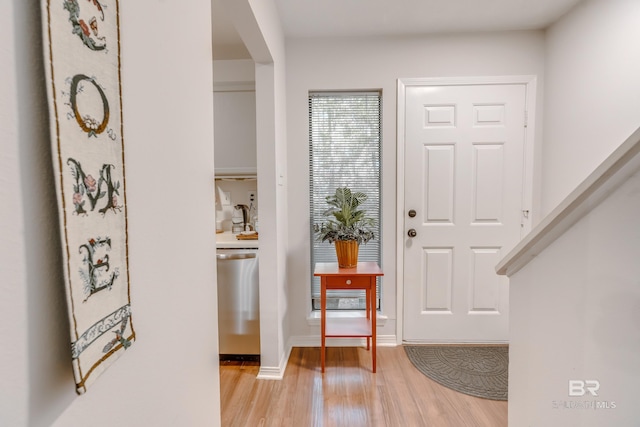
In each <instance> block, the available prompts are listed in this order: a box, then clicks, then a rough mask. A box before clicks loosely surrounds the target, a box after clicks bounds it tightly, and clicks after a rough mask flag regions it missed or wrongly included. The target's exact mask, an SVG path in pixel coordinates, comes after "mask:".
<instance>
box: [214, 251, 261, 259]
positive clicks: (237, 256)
mask: <svg viewBox="0 0 640 427" xmlns="http://www.w3.org/2000/svg"><path fill="white" fill-rule="evenodd" d="M255 257H256V253H255V252H246V253H241V254H229V253H224V254H216V259H221V260H232V259H249V258H255Z"/></svg>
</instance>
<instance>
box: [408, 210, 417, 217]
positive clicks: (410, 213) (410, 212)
mask: <svg viewBox="0 0 640 427" xmlns="http://www.w3.org/2000/svg"><path fill="white" fill-rule="evenodd" d="M415 216H416V211H415V210H413V209H411V210H410V211H409V218H413V217H415Z"/></svg>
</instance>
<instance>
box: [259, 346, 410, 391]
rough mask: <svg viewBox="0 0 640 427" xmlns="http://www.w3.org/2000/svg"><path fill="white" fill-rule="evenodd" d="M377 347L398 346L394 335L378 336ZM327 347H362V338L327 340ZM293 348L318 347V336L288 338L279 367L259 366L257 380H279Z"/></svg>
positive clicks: (282, 375)
mask: <svg viewBox="0 0 640 427" xmlns="http://www.w3.org/2000/svg"><path fill="white" fill-rule="evenodd" d="M376 339H377V344H378V347H395V346H397V345H398V343H397V340H396V336H395V335H378V336H377V337H376ZM326 344H327V347H364V346H365V345H366V344H367V341H366V340H365V339H364V338H327V342H326ZM293 347H320V336H313V335H312V336H309V335H299V336H294V337H290V338H289V341H288V343H287V348H286V351H285V354H284V356H283V357H282V359H281V360H280V366H260V370H259V371H258V376H257V378H258V379H259V380H281V379H282V378H283V377H284V372H285V371H286V369H287V363H288V362H289V356H290V355H291V349H293Z"/></svg>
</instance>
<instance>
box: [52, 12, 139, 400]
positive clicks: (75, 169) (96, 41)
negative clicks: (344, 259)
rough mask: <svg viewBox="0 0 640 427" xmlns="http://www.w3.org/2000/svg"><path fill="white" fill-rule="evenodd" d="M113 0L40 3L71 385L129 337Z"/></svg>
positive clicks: (86, 379) (115, 354)
mask: <svg viewBox="0 0 640 427" xmlns="http://www.w3.org/2000/svg"><path fill="white" fill-rule="evenodd" d="M118 9H119V4H118V0H53V1H52V0H42V14H43V28H44V31H43V32H44V59H45V70H46V73H47V92H48V100H49V117H50V123H51V145H52V151H53V156H52V157H53V163H54V173H55V182H56V192H57V196H58V197H57V198H58V209H59V212H60V230H61V237H62V250H63V255H64V256H63V259H64V264H65V265H64V272H65V288H66V295H67V303H68V304H67V305H68V311H69V321H70V326H71V328H70V329H71V330H70V332H71V358H72V362H73V372H74V376H75V381H76V391H77V392H78V394H82V393H84V392H85V391H86V390H87V387H88V386H89V385H91V383H92V382H94V381H95V380H96V378H97V377H98V376H99V375H100V374H101V373H103V372H104V371H105V370H106V369H107V368H108V367H109V366H110V365H111V364H112V363H113V362H114V361H115V360H116V359H117V358H119V357H120V356H121V355H122V354H123V353H124V352H125V351H126V350H127V349H128V348H129V347H130V346H131V344H132V343H133V341H134V340H135V332H134V329H133V322H132V319H131V298H130V283H129V266H128V258H129V257H128V247H127V206H126V200H127V198H126V195H125V170H124V167H125V164H124V140H123V136H122V129H123V126H122V102H121V93H122V92H121V85H120V28H119V10H118Z"/></svg>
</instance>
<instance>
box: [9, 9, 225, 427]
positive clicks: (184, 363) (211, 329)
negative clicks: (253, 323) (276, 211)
mask: <svg viewBox="0 0 640 427" xmlns="http://www.w3.org/2000/svg"><path fill="white" fill-rule="evenodd" d="M210 7H211V5H210V2H209V1H208V0H197V1H195V2H190V4H189V7H188V8H184V6H183V4H182V3H180V2H160V3H158V2H153V5H152V4H151V2H126V1H125V2H120V8H121V45H122V52H121V53H122V61H123V68H122V85H123V110H124V141H125V155H126V165H127V182H126V185H127V189H126V190H127V202H128V215H129V249H130V252H129V262H130V277H131V299H132V308H133V321H134V322H135V327H136V332H137V338H138V339H137V341H136V343H135V344H134V345H133V346H132V347H131V348H130V349H129V350H128V351H127V352H126V353H125V354H124V355H123V357H122V358H120V359H119V360H118V361H117V362H116V363H115V364H114V365H113V366H112V367H111V368H110V369H109V370H107V371H106V372H105V373H104V374H103V375H102V376H101V377H100V378H98V380H97V382H96V383H95V384H94V385H93V387H91V388H90V389H89V390H88V392H87V393H86V394H85V395H83V396H76V394H75V387H74V383H73V377H72V372H71V357H70V354H69V333H68V320H67V313H66V305H65V299H64V283H63V281H62V271H61V265H62V260H61V247H60V235H59V231H58V218H57V209H56V204H55V190H54V186H53V181H52V177H53V172H52V167H51V164H52V163H51V154H50V153H51V151H50V141H49V134H48V128H47V117H48V112H47V108H46V101H45V100H46V91H45V86H44V79H43V77H44V70H43V61H42V56H43V53H42V52H43V50H42V43H41V42H40V37H41V34H40V32H39V31H38V29H39V25H37V24H36V25H34V23H39V22H40V15H39V8H34V7H32V2H2V6H1V13H0V28H2V30H0V31H1V32H2V34H1V35H2V40H1V41H0V53H2V58H3V63H2V67H1V70H0V72H1V73H2V76H1V77H2V79H0V80H1V81H2V83H0V88H1V90H2V93H1V95H2V96H0V136H1V138H2V148H3V154H2V157H1V159H2V160H1V167H0V182H1V184H2V185H0V188H2V190H1V191H2V192H1V193H0V194H1V196H2V202H1V203H0V204H1V205H2V217H1V226H2V233H3V234H2V240H1V252H0V254H1V255H2V261H1V262H2V273H3V280H2V284H1V285H0V286H1V289H0V290H1V291H2V298H0V301H1V303H0V305H1V307H0V308H2V310H0V312H1V313H2V322H1V323H0V324H1V325H2V337H3V340H4V342H5V343H4V344H3V345H2V346H0V349H1V350H0V362H1V363H0V377H1V381H0V391H1V395H0V425H3V426H4V425H6V426H51V425H54V426H61V427H62V426H64V427H69V426H88V425H91V426H96V427H99V426H107V425H113V424H114V423H115V424H118V425H122V426H139V425H154V426H175V425H212V426H215V425H219V424H220V421H219V418H220V408H219V376H218V369H217V315H216V307H217V302H216V292H215V288H216V286H215V285H216V279H215V262H214V259H215V244H214V241H215V240H214V239H215V231H214V221H213V218H214V199H213V194H214V193H213V188H214V186H213V144H212V141H213V127H212V120H211V117H212V114H213V102H212V79H211V73H212V66H211V24H210V16H211V14H210ZM176 17H179V21H176ZM143 22H153V23H154V26H156V27H157V28H162V29H163V30H162V31H149V26H145V25H140V23H143ZM177 22H178V23H177ZM179 22H182V23H184V22H188V23H189V24H188V25H180V24H179ZM185 47H188V48H185ZM5 213H6V215H5Z"/></svg>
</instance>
